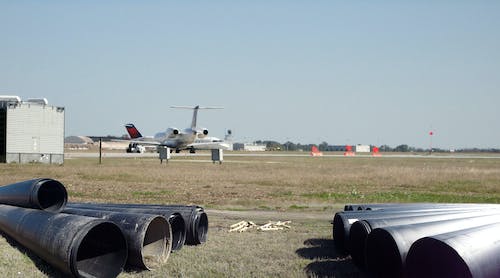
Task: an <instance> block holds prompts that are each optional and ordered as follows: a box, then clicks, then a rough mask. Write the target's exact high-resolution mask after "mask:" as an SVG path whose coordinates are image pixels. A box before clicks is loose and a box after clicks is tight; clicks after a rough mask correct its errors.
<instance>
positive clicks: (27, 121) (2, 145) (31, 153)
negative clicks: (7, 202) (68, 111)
mask: <svg viewBox="0 0 500 278" xmlns="http://www.w3.org/2000/svg"><path fill="white" fill-rule="evenodd" d="M64 113H65V112H64V107H56V106H51V105H48V102H47V99H45V98H43V99H28V100H26V101H22V100H21V98H20V97H18V96H0V162H3V163H31V162H39V163H56V164H62V163H64Z"/></svg>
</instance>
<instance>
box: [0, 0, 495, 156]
mask: <svg viewBox="0 0 500 278" xmlns="http://www.w3.org/2000/svg"><path fill="white" fill-rule="evenodd" d="M0 39H1V40H0V94H8V95H19V96H21V97H22V98H29V97H46V98H47V99H48V100H49V103H50V104H53V105H57V106H64V107H66V135H122V134H124V133H125V129H124V127H123V125H124V124H125V123H128V122H133V123H135V124H136V125H137V126H138V127H139V128H140V130H141V132H142V133H143V134H145V135H153V134H154V133H156V132H159V131H163V130H165V129H166V128H167V127H172V126H174V127H179V128H185V127H187V126H188V125H189V123H190V121H191V112H189V111H187V110H173V109H170V108H169V106H171V105H197V104H199V105H204V106H223V107H224V108H225V109H224V110H211V111H200V115H199V119H198V123H199V125H200V126H202V127H206V128H208V129H209V131H210V133H211V134H212V135H214V136H218V137H223V135H224V132H225V130H226V129H232V130H233V132H234V136H235V139H236V140H238V141H252V140H258V139H270V140H276V141H279V142H285V141H287V140H291V141H293V142H300V143H321V142H322V141H326V142H328V143H330V144H339V145H340V144H374V145H381V144H388V145H390V146H397V145H399V144H408V145H411V146H416V147H424V148H425V147H428V146H429V143H430V138H429V131H430V130H431V129H432V130H433V131H434V136H433V139H432V140H433V146H435V147H441V148H462V147H496V148H499V147H500V124H499V120H500V90H499V89H500V1H456V0H455V1H452V0H450V1H444V0H443V1H272V0H271V1H246V2H243V1H1V0H0Z"/></svg>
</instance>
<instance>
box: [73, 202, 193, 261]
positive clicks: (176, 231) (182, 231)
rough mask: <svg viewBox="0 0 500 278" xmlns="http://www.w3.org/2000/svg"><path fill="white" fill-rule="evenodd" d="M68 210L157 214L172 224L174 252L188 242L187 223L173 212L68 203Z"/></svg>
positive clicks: (178, 214)
mask: <svg viewBox="0 0 500 278" xmlns="http://www.w3.org/2000/svg"><path fill="white" fill-rule="evenodd" d="M67 207H68V208H76V209H91V210H103V211H114V212H127V213H143V214H144V213H145V214H156V215H161V216H163V217H165V218H166V219H168V222H169V223H170V228H171V230H172V251H177V250H180V249H181V248H182V247H183V246H184V243H185V242H186V223H185V221H184V218H183V217H182V215H181V214H180V213H178V212H175V211H173V210H170V211H166V210H161V211H160V210H156V211H153V210H145V209H138V208H121V207H114V206H107V204H97V203H68V205H67Z"/></svg>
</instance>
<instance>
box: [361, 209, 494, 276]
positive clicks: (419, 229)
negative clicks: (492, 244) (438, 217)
mask: <svg viewBox="0 0 500 278" xmlns="http://www.w3.org/2000/svg"><path fill="white" fill-rule="evenodd" d="M496 222H500V214H495V215H488V216H479V217H471V218H464V219H453V220H445V221H434V222H427V223H420V224H410V225H400V226H390V227H385V228H377V229H374V230H373V231H372V232H371V233H370V234H369V235H368V237H367V238H366V247H365V256H366V267H367V269H368V270H369V271H370V272H371V273H372V274H374V275H376V276H379V277H401V276H402V275H403V269H404V267H405V260H406V255H407V254H408V250H409V249H410V246H411V245H412V244H413V243H414V242H415V241H417V240H418V239H420V238H423V237H426V236H433V235H437V234H442V233H448V232H453V231H458V230H462V229H468V228H473V227H478V226H482V225H487V224H491V223H496Z"/></svg>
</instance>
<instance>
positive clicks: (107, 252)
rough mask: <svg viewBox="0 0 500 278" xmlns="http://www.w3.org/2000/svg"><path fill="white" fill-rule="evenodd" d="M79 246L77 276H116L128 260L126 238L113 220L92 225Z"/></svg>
mask: <svg viewBox="0 0 500 278" xmlns="http://www.w3.org/2000/svg"><path fill="white" fill-rule="evenodd" d="M77 248H78V251H77V255H76V264H74V265H75V266H76V273H75V276H83V277H116V276H118V274H120V272H121V271H122V268H123V266H124V265H125V261H126V260H127V243H126V241H125V238H124V236H123V234H122V232H121V230H120V228H118V226H116V225H115V224H113V223H111V222H103V223H100V224H97V225H96V226H94V227H92V228H91V229H90V230H89V231H88V232H87V234H86V235H85V236H84V237H83V239H82V240H81V241H80V245H79V246H77Z"/></svg>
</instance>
